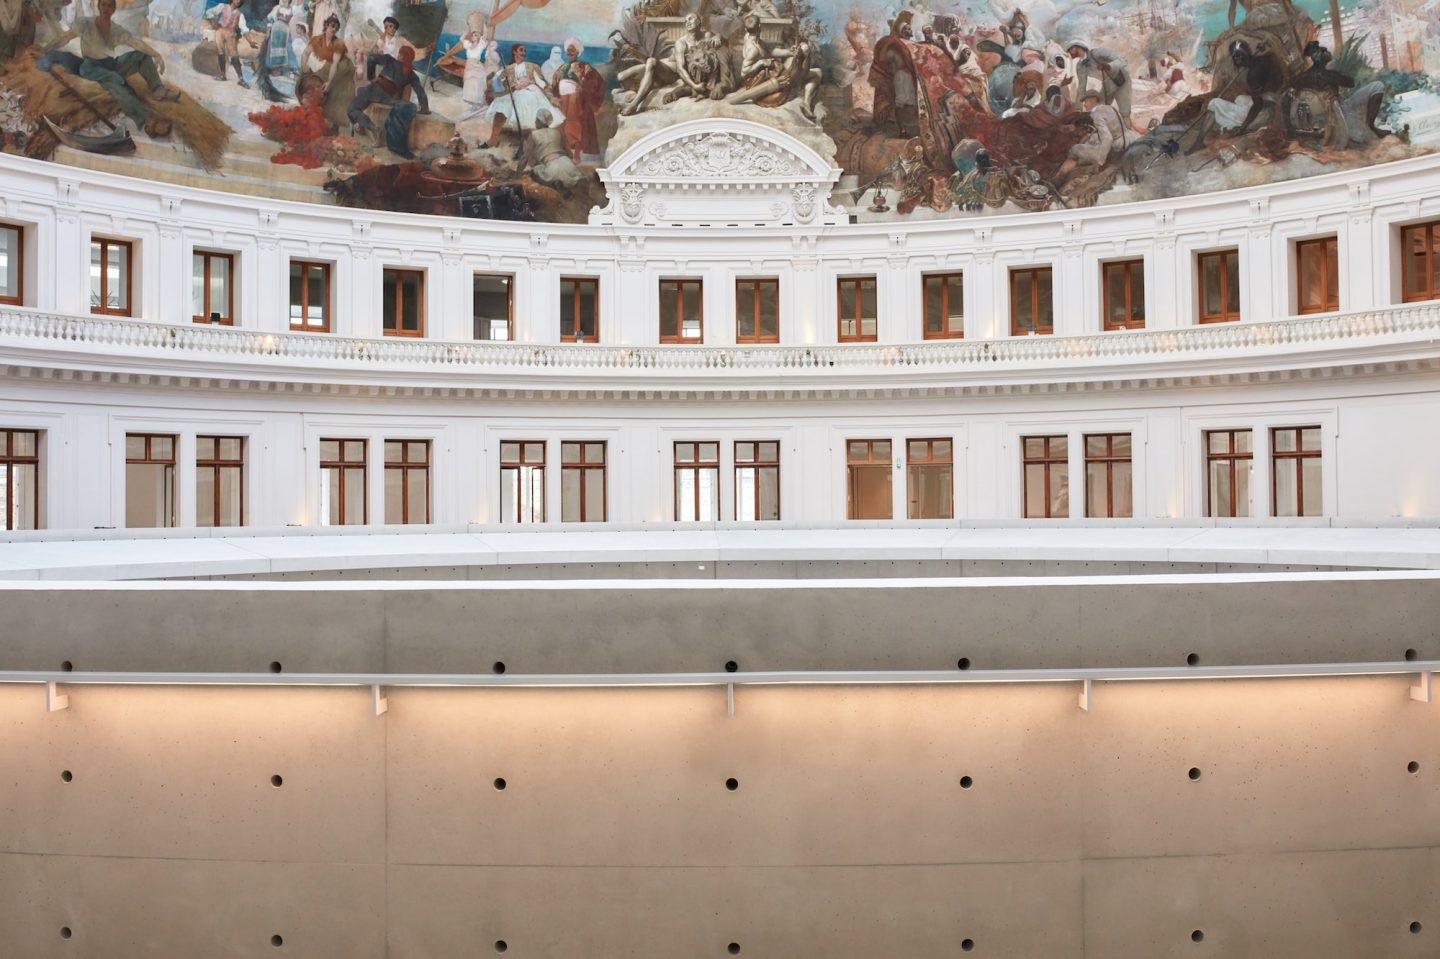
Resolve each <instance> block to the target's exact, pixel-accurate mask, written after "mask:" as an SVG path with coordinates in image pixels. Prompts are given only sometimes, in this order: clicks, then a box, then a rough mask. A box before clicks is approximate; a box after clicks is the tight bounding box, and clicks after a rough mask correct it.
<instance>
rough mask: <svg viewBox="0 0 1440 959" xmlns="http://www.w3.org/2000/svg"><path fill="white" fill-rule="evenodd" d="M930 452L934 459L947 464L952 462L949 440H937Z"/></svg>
mask: <svg viewBox="0 0 1440 959" xmlns="http://www.w3.org/2000/svg"><path fill="white" fill-rule="evenodd" d="M930 450H931V452H930V455H931V457H933V458H934V459H937V460H940V461H942V462H945V463H948V462H950V459H951V457H950V441H949V440H936V441H935V442H934V443H932V444H931V446H930Z"/></svg>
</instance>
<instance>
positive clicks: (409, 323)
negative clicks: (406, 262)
mask: <svg viewBox="0 0 1440 959" xmlns="http://www.w3.org/2000/svg"><path fill="white" fill-rule="evenodd" d="M381 303H382V305H381V312H382V314H383V322H382V323H381V332H383V333H384V335H386V336H424V335H425V273H424V271H422V270H400V269H394V268H392V267H386V268H385V272H384V276H383V279H382V280H381Z"/></svg>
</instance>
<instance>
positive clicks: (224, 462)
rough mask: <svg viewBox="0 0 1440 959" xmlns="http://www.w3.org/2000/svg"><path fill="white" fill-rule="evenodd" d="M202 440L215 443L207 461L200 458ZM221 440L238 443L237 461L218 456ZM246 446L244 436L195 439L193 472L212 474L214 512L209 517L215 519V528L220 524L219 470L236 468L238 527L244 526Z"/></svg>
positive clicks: (207, 435)
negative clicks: (238, 495) (209, 472)
mask: <svg viewBox="0 0 1440 959" xmlns="http://www.w3.org/2000/svg"><path fill="white" fill-rule="evenodd" d="M204 440H214V441H215V455H214V456H213V457H210V458H208V459H207V458H202V457H201V456H200V444H201V442H202V441H204ZM222 440H239V441H240V457H239V458H238V459H226V458H225V457H223V456H221V455H220V443H221V441H222ZM248 445H249V444H248V442H247V438H246V437H244V436H216V435H212V434H209V433H206V434H201V435H198V436H196V437H195V472H196V473H197V474H198V473H200V471H202V470H207V469H208V470H211V471H212V472H213V473H214V476H213V478H212V479H213V482H212V487H213V489H214V493H215V502H214V504H213V507H212V508H213V510H214V512H213V513H212V514H211V515H213V516H214V517H215V522H216V525H217V526H218V525H219V522H220V476H221V470H224V469H233V468H236V467H239V469H240V525H241V526H244V525H245V447H246V446H248ZM196 525H197V526H198V525H199V518H198V517H197V518H196Z"/></svg>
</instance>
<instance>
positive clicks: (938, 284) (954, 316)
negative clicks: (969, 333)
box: [920, 273, 965, 340]
mask: <svg viewBox="0 0 1440 959" xmlns="http://www.w3.org/2000/svg"><path fill="white" fill-rule="evenodd" d="M964 284H965V277H964V275H963V274H960V273H927V274H925V275H924V276H922V277H921V278H920V293H921V296H920V300H921V309H922V311H923V313H924V329H923V330H922V333H923V335H924V338H925V339H927V340H958V339H960V338H961V337H963V336H964V335H965V285H964Z"/></svg>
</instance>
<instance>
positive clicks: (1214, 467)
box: [1206, 460, 1235, 516]
mask: <svg viewBox="0 0 1440 959" xmlns="http://www.w3.org/2000/svg"><path fill="white" fill-rule="evenodd" d="M1206 515H1207V516H1234V515H1235V513H1234V512H1233V511H1232V510H1231V507H1230V462H1229V461H1228V460H1211V461H1210V511H1209V512H1208V513H1207V514H1206Z"/></svg>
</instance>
